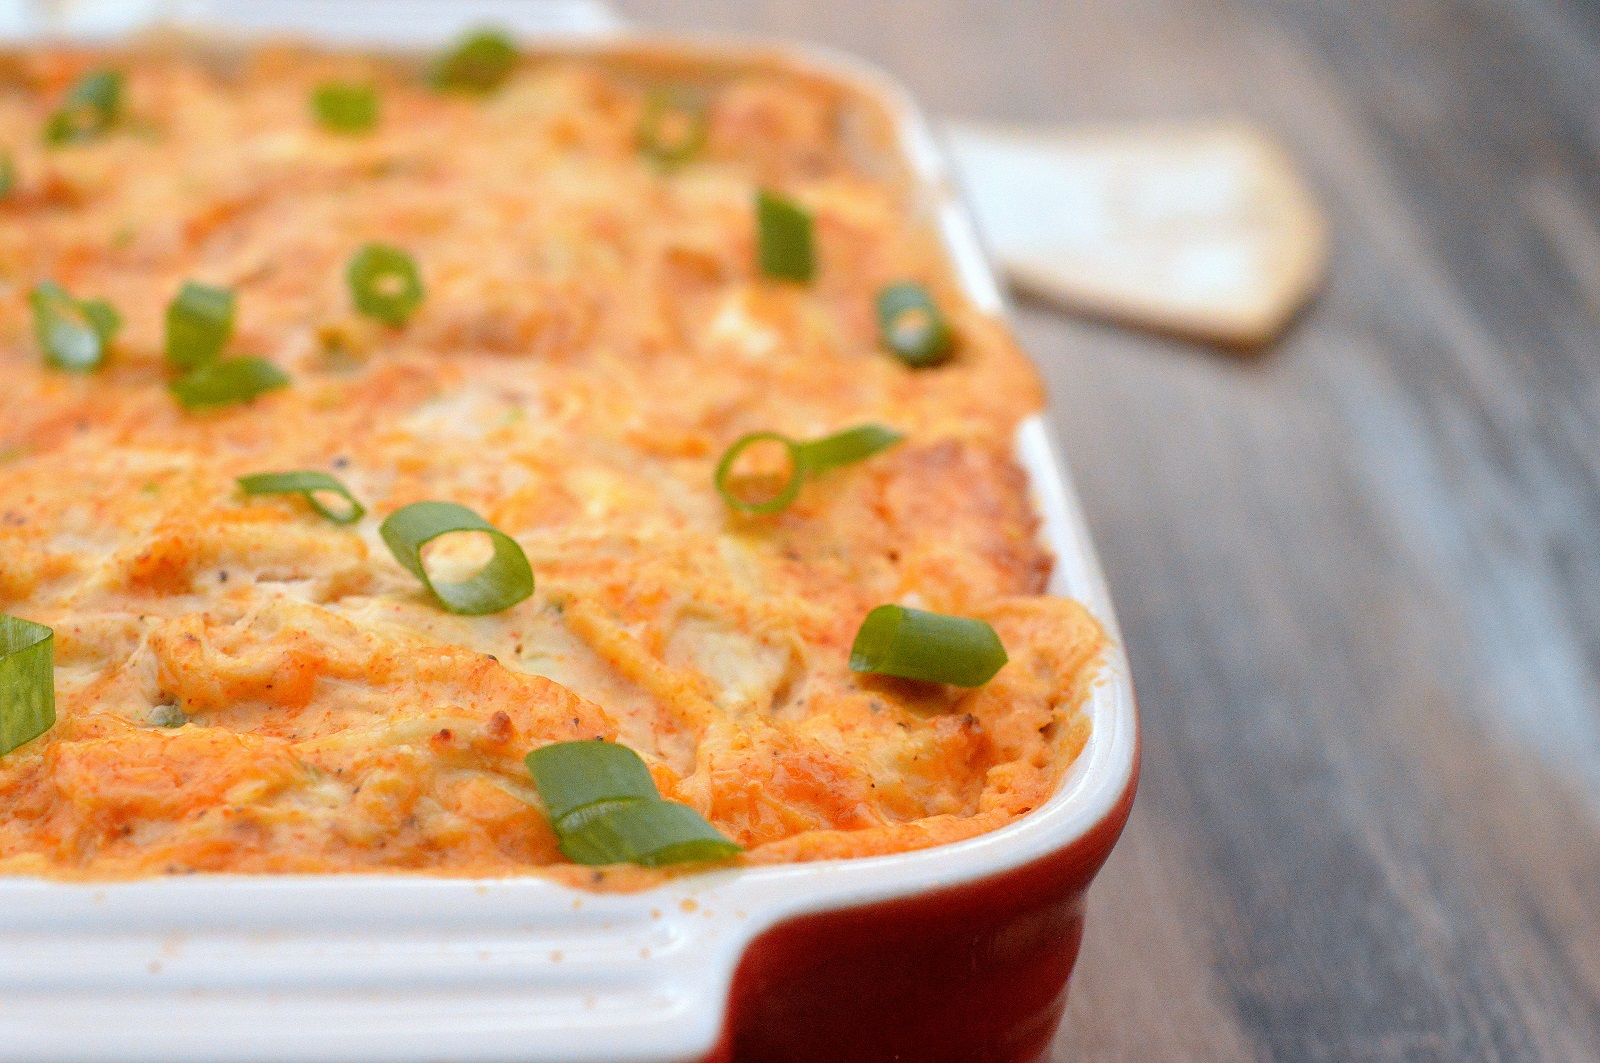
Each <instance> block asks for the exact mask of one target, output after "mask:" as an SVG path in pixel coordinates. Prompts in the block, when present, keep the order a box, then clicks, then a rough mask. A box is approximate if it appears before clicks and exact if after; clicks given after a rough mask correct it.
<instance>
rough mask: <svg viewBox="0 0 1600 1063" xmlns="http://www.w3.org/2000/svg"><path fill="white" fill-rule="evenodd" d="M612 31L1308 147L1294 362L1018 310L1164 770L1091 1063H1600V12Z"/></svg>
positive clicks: (1070, 7)
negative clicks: (787, 48) (668, 34)
mask: <svg viewBox="0 0 1600 1063" xmlns="http://www.w3.org/2000/svg"><path fill="white" fill-rule="evenodd" d="M618 6H619V7H620V8H621V9H622V10H624V11H625V12H626V13H627V14H628V15H629V16H631V17H633V18H635V19H637V20H639V21H641V22H643V23H646V24H649V25H654V26H663V27H701V28H703V27H721V28H734V29H744V30H755V31H760V32H765V33H773V34H779V35H782V36H785V37H792V38H803V39H809V40H814V41H820V42H823V43H827V44H830V45H834V46H838V47H841V48H844V49H847V50H849V51H852V52H856V53H859V54H862V55H864V56H867V57H868V58H870V59H872V60H874V61H876V62H878V63H880V64H882V65H883V66H885V67H887V68H888V69H889V70H890V71H892V72H893V73H894V74H896V75H898V76H899V77H900V78H902V79H903V80H904V81H905V82H906V83H907V84H908V85H909V86H910V87H911V89H912V90H913V91H914V92H915V93H917V94H918V95H919V96H920V97H921V99H922V100H923V101H924V103H925V104H926V105H927V107H928V108H929V110H930V111H931V112H932V113H933V114H935V115H940V116H952V117H962V118H971V119H996V120H1013V121H1014V120H1039V121H1058V120H1063V121H1074V120H1083V119H1130V118H1147V117H1183V116H1201V115H1212V114H1216V113H1219V112H1221V113H1235V114H1244V115H1248V116H1251V117H1253V118H1256V119H1258V120H1260V121H1261V122H1263V123H1265V124H1266V125H1268V126H1269V127H1271V128H1272V129H1274V130H1276V131H1277V132H1278V133H1279V134H1280V135H1281V136H1282V137H1283V139H1284V140H1285V141H1286V143H1287V144H1288V145H1289V146H1290V147H1291V148H1292V149H1293V151H1294V152H1295V153H1296V155H1297V156H1298V158H1299V160H1300V162H1301V164H1302V166H1303V168H1304V170H1305V172H1306V173H1307V175H1308V176H1309V178H1310V180H1311V182H1312V183H1313V185H1314V186H1315V187H1316V189H1317V190H1318V192H1319V194H1320V195H1321V197H1322V199H1323V201H1324V203H1325V205H1326V207H1327V209H1328V211H1329V213H1330V215H1331V218H1332V221H1333V226H1334V257H1333V269H1332V279H1331V283H1330V285H1329V287H1328V289H1327V290H1326V291H1325V293H1324V294H1323V296H1322V298H1321V299H1320V301H1319V302H1318V303H1317V304H1316V305H1315V306H1314V307H1313V309H1312V310H1311V311H1310V312H1309V313H1308V314H1307V315H1306V316H1305V317H1304V319H1303V320H1301V321H1300V322H1299V324H1298V326H1297V327H1296V328H1294V330H1293V331H1292V332H1291V333H1290V334H1289V335H1288V336H1287V337H1286V338H1285V339H1284V340H1283V341H1282V342H1281V343H1280V344H1279V345H1278V346H1276V347H1275V348H1273V349H1271V350H1269V351H1267V352H1265V353H1263V354H1261V355H1260V356H1257V357H1253V358H1241V357H1238V356H1233V355H1225V354H1220V353H1217V352H1214V351H1211V350H1208V349H1206V348H1204V347H1199V346H1193V345H1189V344H1185V343H1182V342H1176V341H1171V340H1165V339H1160V338H1155V337H1150V336H1143V335H1138V334H1135V333H1131V332H1127V331H1122V330H1118V329H1115V328H1111V327H1105V326H1099V325H1094V324H1089V323H1085V322H1082V321H1077V320H1073V319H1071V318H1068V317H1064V316H1060V315H1057V314H1055V313H1053V312H1051V311H1050V310H1048V309H1047V308H1044V307H1042V306H1037V305H1029V304H1023V305H1021V306H1020V307H1019V308H1018V319H1019V326H1020V329H1021V334H1022V338H1023V340H1024V342H1025V343H1026V345H1027V347H1028V348H1029V350H1030V351H1031V352H1032V353H1033V355H1034V357H1035V358H1036V359H1037V360H1038V361H1039V363H1040V364H1041V365H1042V366H1043V367H1044V371H1045V373H1046V375H1047V376H1048V378H1049V383H1050V387H1051V393H1052V412H1053V414H1054V417H1055V421H1056V425H1057V428H1058V430H1059V432H1060V435H1061V438H1062V439H1063V441H1064V442H1065V444H1066V450H1067V453H1068V456H1069V458H1070V460H1071V463H1072V465H1073V468H1074V471H1075V473H1076V476H1077V481H1078V487H1079V489H1080V491H1081V493H1082V495H1083V500H1084V504H1085V506H1086V508H1087V510H1088V515H1089V519H1090V523H1091V524H1092V525H1093V529H1094V533H1095V537H1096V539H1097V541H1098V543H1099V548H1100V553H1101V557H1102V559H1103V560H1104V562H1105V565H1106V568H1107V572H1108V575H1109V578H1110V582H1111V585H1112V591H1113V594H1114V595H1115V597H1116V601H1117V605H1118V609H1119V612H1120V615H1121V620H1122V626H1123V630H1124V633H1125V635H1126V638H1127V642H1128V649H1129V653H1130V655H1131V657H1132V660H1133V671H1134V679H1135V684H1136V686H1137V688H1138V692H1139V700H1140V703H1141V706H1142V711H1143V719H1144V724H1145V728H1146V730H1145V735H1146V743H1147V744H1146V759H1145V770H1144V781H1143V786H1142V788H1141V792H1140V795H1139V801H1138V804H1137V806H1136V810H1135V813H1134V817H1133V821H1132V823H1131V825H1130V827H1129V829H1128V833H1127V835H1126V836H1125V837H1124V839H1123V842H1122V844H1121V846H1120V848H1119V849H1118V851H1117V853H1116V855H1115V856H1114V857H1113V858H1112V860H1111V864H1110V866H1109V867H1108V868H1107V869H1106V871H1105V874H1104V875H1103V877H1102V878H1101V879H1100V880H1099V883H1098V884H1097V886H1096V888H1095V891H1094V893H1093V894H1092V899H1091V903H1090V917H1089V927H1090V929H1089V935H1088V941H1087V944H1086V946H1085V950H1084V956H1083V960H1082V963H1081V964H1080V967H1079V970H1078V974H1077V976H1076V978H1075V981H1074V990H1073V997H1072V1002H1071V1005H1070V1007H1069V1014H1068V1019H1067V1023H1066V1025H1065V1027H1064V1029H1063V1032H1062V1035H1061V1039H1060V1041H1059V1043H1058V1048H1057V1058H1058V1059H1062V1060H1065V1059H1074V1060H1128V1061H1150V1060H1233V1059H1266V1058H1271V1059H1283V1060H1329V1061H1343V1060H1360V1061H1367V1060H1402V1059H1403V1060H1442V1061H1443V1060H1451V1061H1453V1060H1527V1059H1540V1060H1588V1061H1593V1060H1597V1059H1600V527H1597V522H1600V158H1597V156H1600V7H1597V6H1596V5H1595V4H1593V3H1588V4H1587V5H1585V3H1584V0H1476V2H1472V0H1394V2H1390V3H1370V2H1369V3H1357V2H1353V0H1262V2H1259V3H1251V2H1249V0H1213V2H1197V0H1102V2H1099V3H1095V4H1087V3H1076V2H1065V0H1062V2H1056V3H1050V2H1045V0H1040V2H1037V3H1022V2H1018V0H990V2H983V0H971V2H956V0H937V2H935V0H921V2H916V0H878V2H874V0H826V2H823V0H807V2H801V0H765V2H751V0H621V2H620V3H619V4H618ZM912 1063H914V1061H912Z"/></svg>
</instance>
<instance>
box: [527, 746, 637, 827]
mask: <svg viewBox="0 0 1600 1063" xmlns="http://www.w3.org/2000/svg"><path fill="white" fill-rule="evenodd" d="M523 761H524V763H526V764H527V765H528V772H529V774H531V775H532V776H533V784H534V785H535V786H537V787H538V788H539V799H540V800H542V801H543V802H544V810H545V815H547V816H549V817H550V823H551V825H553V826H554V827H556V828H557V829H558V830H560V829H564V828H566V827H567V826H568V825H569V823H570V820H571V818H572V817H573V816H574V815H576V814H578V813H580V812H582V811H583V810H584V809H586V808H589V807H591V806H593V805H595V804H606V803H611V802H616V801H631V800H634V799H637V798H642V799H644V800H649V801H659V800H661V792H660V791H659V790H657V789H656V784H655V780H654V779H652V778H651V777H650V769H649V768H647V767H645V764H644V761H643V760H641V759H640V758H639V754H637V753H635V752H634V751H633V750H631V749H629V748H628V747H627V746H624V745H620V744H618V743H616V742H603V741H590V742H554V743H552V744H550V745H548V746H541V747H539V748H538V749H535V750H534V751H533V752H532V753H529V754H528V755H527V756H526V757H525V758H523Z"/></svg>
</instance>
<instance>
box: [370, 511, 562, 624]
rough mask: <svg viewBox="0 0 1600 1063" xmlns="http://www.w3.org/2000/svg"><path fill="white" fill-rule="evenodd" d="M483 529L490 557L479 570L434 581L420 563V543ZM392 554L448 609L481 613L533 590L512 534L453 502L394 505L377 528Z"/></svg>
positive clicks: (530, 575)
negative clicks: (449, 580) (491, 547)
mask: <svg viewBox="0 0 1600 1063" xmlns="http://www.w3.org/2000/svg"><path fill="white" fill-rule="evenodd" d="M462 531H471V532H483V533H484V534H485V535H487V536H489V539H490V541H491V542H492V543H493V544H494V556H492V557H490V558H489V562H488V564H486V565H484V566H483V568H482V569H480V570H479V571H478V573H477V574H476V575H474V576H472V577H471V578H470V579H465V580H461V581H460V582H457V583H445V582H439V581H435V580H434V579H432V578H431V577H430V576H429V575H428V570H427V568H426V567H424V566H423V564H422V548H423V547H424V546H426V545H427V544H428V543H431V542H432V541H433V540H435V539H437V538H438V537H439V536H441V535H447V534H449V533H450V532H462ZM378 534H379V535H381V536H382V537H383V541H384V542H385V543H387V544H388V546H389V552H390V553H391V554H393V555H394V559H395V560H396V561H398V562H400V564H401V565H402V566H404V567H405V569H406V570H407V571H408V572H410V573H411V574H412V575H413V576H415V577H417V578H418V579H419V580H421V581H422V582H423V584H424V585H425V586H426V587H427V588H428V589H429V590H430V591H432V592H433V594H434V596H435V597H436V598H438V599H439V601H440V602H442V603H444V607H445V608H446V609H448V610H450V611H451V612H452V613H461V614H463V615H465V616H482V615H484V614H486V613H498V612H500V611H501V610H503V609H509V608H511V607H512V606H513V605H516V604H517V603H518V602H520V601H522V600H523V599H524V598H526V597H528V595H530V594H532V593H533V569H532V568H530V567H529V565H528V557H527V555H526V554H524V553H523V552H522V547H520V546H518V545H517V541H516V540H515V539H513V538H511V536H509V535H507V534H506V533H505V532H502V531H501V530H500V529H498V528H496V527H495V526H494V525H493V524H490V523H489V522H488V521H486V520H484V519H483V518H482V517H480V516H478V515H477V514H476V513H474V512H473V511H472V510H470V509H468V508H467V507H466V506H461V505H457V504H456V503H454V502H413V503H412V504H411V505H409V506H404V507H402V508H400V509H397V510H395V511H394V512H393V513H391V514H389V516H388V517H387V518H386V519H385V520H384V522H383V524H382V525H381V526H380V527H379V528H378Z"/></svg>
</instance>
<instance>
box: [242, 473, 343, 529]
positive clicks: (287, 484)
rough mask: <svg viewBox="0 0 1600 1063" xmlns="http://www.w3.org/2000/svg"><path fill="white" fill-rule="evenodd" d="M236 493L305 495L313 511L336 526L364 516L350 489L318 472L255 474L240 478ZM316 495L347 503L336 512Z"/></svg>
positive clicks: (331, 477)
mask: <svg viewBox="0 0 1600 1063" xmlns="http://www.w3.org/2000/svg"><path fill="white" fill-rule="evenodd" d="M239 489H240V490H242V491H243V492H244V493H245V494H247V495H294V494H298V495H304V496H305V500H306V502H307V503H308V504H309V505H310V506H311V508H312V509H314V510H316V511H317V512H318V513H320V514H322V515H323V516H324V517H327V518H328V519H329V520H331V521H333V522H334V523H335V524H354V523H355V522H356V521H358V520H360V519H361V518H362V517H363V516H364V515H365V514H366V512H367V510H366V507H364V506H363V505H362V504H361V503H360V502H358V501H356V496H355V495H353V494H351V493H350V489H349V488H348V487H346V486H345V485H344V484H342V483H340V482H339V481H338V480H337V479H335V478H334V477H333V476H330V475H329V474H328V473H325V472H321V471H319V470H317V469H297V470H295V471H293V472H258V473H255V474H254V475H251V476H241V477H239ZM319 493H325V494H333V495H338V496H339V497H340V498H342V499H344V500H345V502H346V503H347V504H346V505H344V506H341V507H339V508H337V509H334V508H330V507H329V506H327V505H325V504H324V503H323V501H322V500H321V499H319V498H318V497H317V495H318V494H319Z"/></svg>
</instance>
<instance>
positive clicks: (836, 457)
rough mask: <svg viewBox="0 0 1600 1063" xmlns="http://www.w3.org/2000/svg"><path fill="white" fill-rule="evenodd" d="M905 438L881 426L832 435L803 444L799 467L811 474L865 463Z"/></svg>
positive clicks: (865, 427) (861, 427)
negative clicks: (803, 467)
mask: <svg viewBox="0 0 1600 1063" xmlns="http://www.w3.org/2000/svg"><path fill="white" fill-rule="evenodd" d="M904 438H905V436H903V435H901V434H900V433H899V432H896V431H895V430H894V429H893V428H885V427H884V426H883V425H881V424H861V425H856V427H854V428H846V429H845V430H844V431H843V432H835V433H834V434H833V435H831V436H823V437H822V438H821V439H813V440H812V441H811V442H809V443H801V444H800V464H801V465H803V466H805V470H806V472H808V473H811V474H813V475H815V474H816V473H821V472H827V471H828V470H829V469H837V468H838V467H839V466H841V465H854V464H855V463H856V462H858V461H865V460H866V459H868V458H870V457H872V455H874V454H876V453H878V452H879V451H881V450H888V449H889V448H890V447H892V446H894V445H895V444H896V443H898V442H900V441H901V440H902V439H904Z"/></svg>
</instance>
